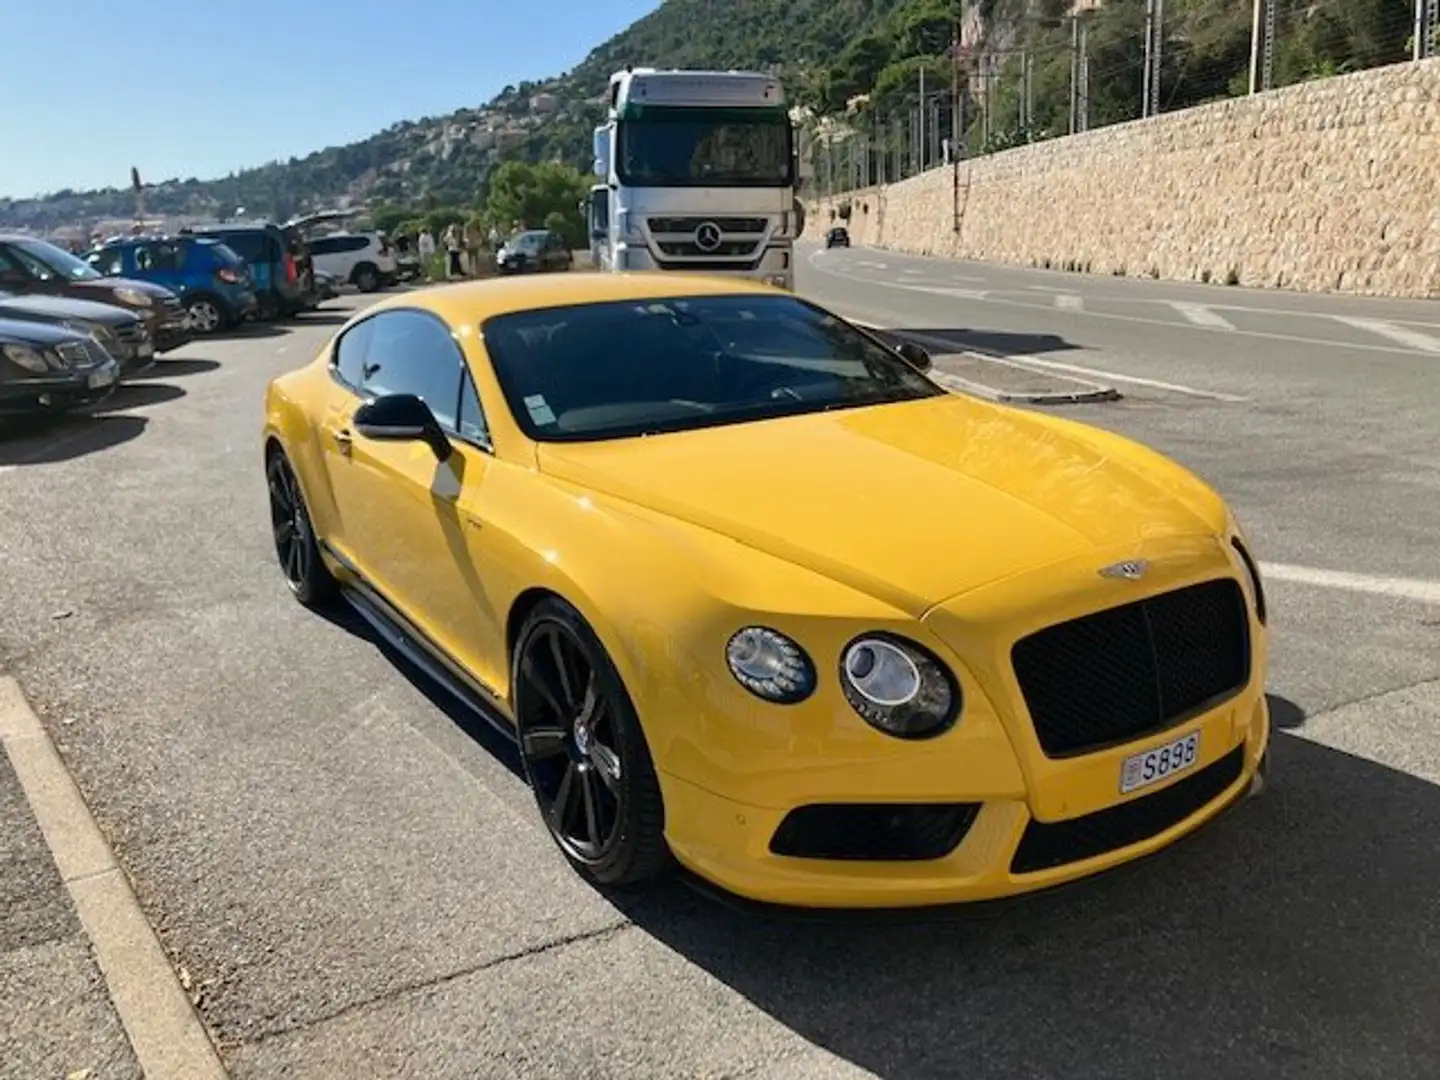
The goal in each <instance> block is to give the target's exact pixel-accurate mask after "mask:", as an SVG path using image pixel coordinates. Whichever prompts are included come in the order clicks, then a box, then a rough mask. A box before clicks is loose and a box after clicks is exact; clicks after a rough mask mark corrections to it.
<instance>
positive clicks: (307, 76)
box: [0, 0, 660, 198]
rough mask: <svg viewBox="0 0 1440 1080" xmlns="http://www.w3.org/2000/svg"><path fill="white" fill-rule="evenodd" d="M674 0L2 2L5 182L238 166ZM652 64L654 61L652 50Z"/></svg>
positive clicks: (212, 173) (476, 83)
mask: <svg viewBox="0 0 1440 1080" xmlns="http://www.w3.org/2000/svg"><path fill="white" fill-rule="evenodd" d="M659 6H660V5H659V2H658V0H247V2H244V3H239V4H222V3H215V2H207V0H200V2H198V3H197V2H196V0H188V2H182V0H0V43H3V55H4V61H3V63H0V102H3V103H4V104H3V105H0V196H6V195H8V196H12V197H22V198H23V197H26V196H31V195H36V194H39V193H41V192H48V191H56V190H59V189H61V188H75V189H77V190H80V189H87V188H95V187H106V186H111V185H114V186H119V187H123V186H125V185H127V184H128V183H129V182H130V167H131V166H132V165H134V166H137V167H138V168H139V169H140V175H141V176H142V177H143V178H144V180H145V181H146V183H150V182H152V181H160V180H165V179H170V178H172V177H178V178H180V179H184V178H185V177H187V176H196V177H199V178H200V179H202V180H203V179H209V178H211V177H216V176H223V175H225V174H226V173H229V172H230V171H231V170H234V169H241V168H245V167H247V166H251V165H260V164H263V163H264V162H267V161H272V160H275V159H277V158H280V159H286V158H289V157H291V156H297V157H300V156H303V155H305V154H307V153H309V152H310V151H312V150H319V149H322V148H323V147H326V146H334V145H340V144H343V143H348V142H353V141H355V140H356V139H361V138H364V137H365V136H366V135H370V134H373V133H374V132H376V131H379V130H381V129H382V128H386V127H388V126H389V125H390V124H392V123H394V122H395V121H397V120H407V119H408V120H414V119H419V118H420V117H422V116H436V115H443V114H445V113H448V112H450V111H452V110H454V109H457V108H461V107H463V106H474V105H479V104H481V103H483V102H485V101H488V100H489V99H490V98H491V97H492V96H493V95H494V94H495V93H497V92H498V91H500V90H502V89H503V88H504V87H505V86H506V85H507V84H509V83H516V82H519V81H520V80H521V79H527V78H528V79H541V78H545V77H547V76H550V75H558V74H559V73H560V72H562V71H565V70H567V69H569V68H572V67H574V66H575V65H576V64H578V63H579V62H580V61H581V60H583V59H584V58H585V55H586V54H587V53H588V52H589V51H590V49H591V48H593V47H594V46H596V45H598V44H600V43H601V42H602V41H604V40H605V39H607V38H609V37H611V36H612V35H614V34H615V33H616V32H618V31H620V30H622V29H624V28H625V27H626V26H628V25H629V24H630V23H632V22H634V21H635V20H636V19H638V18H639V17H641V16H642V15H644V14H646V13H647V12H649V11H652V10H654V9H655V8H657V7H659ZM637 62H643V58H637Z"/></svg>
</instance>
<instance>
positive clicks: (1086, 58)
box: [1075, 17, 1090, 131]
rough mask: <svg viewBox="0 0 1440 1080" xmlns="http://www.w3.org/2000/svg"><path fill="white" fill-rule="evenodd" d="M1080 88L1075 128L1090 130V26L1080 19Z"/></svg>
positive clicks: (1077, 129)
mask: <svg viewBox="0 0 1440 1080" xmlns="http://www.w3.org/2000/svg"><path fill="white" fill-rule="evenodd" d="M1079 64H1080V75H1079V79H1078V80H1077V82H1078V83H1079V84H1080V90H1079V93H1078V95H1077V97H1078V99H1079V100H1078V101H1077V102H1076V109H1075V130H1076V131H1089V130H1090V26H1089V24H1088V23H1087V22H1086V21H1085V19H1084V18H1083V17H1082V18H1081V19H1080V60H1079Z"/></svg>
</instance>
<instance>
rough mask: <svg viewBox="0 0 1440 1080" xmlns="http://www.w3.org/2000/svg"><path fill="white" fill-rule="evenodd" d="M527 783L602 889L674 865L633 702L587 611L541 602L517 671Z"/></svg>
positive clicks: (569, 850) (557, 835) (522, 640)
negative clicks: (583, 613) (588, 620)
mask: <svg viewBox="0 0 1440 1080" xmlns="http://www.w3.org/2000/svg"><path fill="white" fill-rule="evenodd" d="M513 685H514V693H513V700H514V705H515V717H516V734H517V735H518V736H519V739H520V752H521V758H522V759H523V761H524V763H525V775H526V778H527V779H528V780H529V782H530V787H531V790H532V791H533V792H534V794H535V802H536V805H537V806H538V807H539V810H540V814H541V816H542V817H543V818H544V820H545V824H546V827H547V828H548V829H549V830H550V835H551V836H552V837H553V838H554V839H555V842H556V844H558V845H559V847H560V850H561V851H562V852H564V853H565V855H566V857H567V858H569V859H570V861H571V862H572V863H573V864H574V865H575V866H576V867H577V868H578V869H579V870H580V871H581V872H582V873H583V874H584V875H585V876H587V877H588V878H590V879H591V880H592V881H594V882H595V883H597V884H600V885H609V886H627V885H635V884H639V883H641V882H644V881H648V880H651V879H653V878H655V877H658V876H659V875H660V874H661V873H662V872H663V871H664V870H665V869H666V868H667V866H668V864H669V859H670V852H669V849H668V848H667V847H666V844H665V836H664V820H665V815H664V805H663V802H662V800H661V795H660V785H659V781H658V780H657V779H656V776H655V766H654V763H653V762H652V761H651V758H650V751H649V748H648V747H647V746H646V743H645V736H644V733H643V732H642V731H641V728H640V722H639V718H638V717H637V716H636V714H635V709H634V706H633V705H632V704H631V702H630V696H629V694H627V693H626V691H625V687H624V685H623V683H622V682H621V679H620V674H619V672H618V671H616V670H615V666H614V664H613V663H612V662H611V661H610V658H609V656H607V655H606V653H605V649H604V646H602V645H601V643H600V641H599V639H598V638H597V637H596V636H595V633H594V631H593V630H591V629H590V627H589V626H588V625H587V624H586V623H585V621H584V619H583V618H582V617H581V615H580V613H579V612H577V611H576V610H575V609H574V608H573V607H571V606H570V605H569V604H566V603H564V602H563V601H560V600H558V599H547V600H543V601H541V602H540V603H539V604H538V605H536V608H535V610H534V611H533V612H531V614H530V616H529V618H528V619H526V621H525V626H524V627H523V628H522V630H521V632H520V635H519V640H518V643H517V646H516V649H515V659H514V672H513Z"/></svg>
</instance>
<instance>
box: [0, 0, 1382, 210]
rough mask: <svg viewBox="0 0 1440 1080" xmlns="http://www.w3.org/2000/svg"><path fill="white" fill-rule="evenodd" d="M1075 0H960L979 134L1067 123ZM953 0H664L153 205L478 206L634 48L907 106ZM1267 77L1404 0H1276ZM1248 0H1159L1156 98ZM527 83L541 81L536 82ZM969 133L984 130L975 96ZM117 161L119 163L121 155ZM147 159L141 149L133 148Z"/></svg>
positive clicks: (582, 134)
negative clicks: (984, 108) (406, 115)
mask: <svg viewBox="0 0 1440 1080" xmlns="http://www.w3.org/2000/svg"><path fill="white" fill-rule="evenodd" d="M1070 5H1071V0H966V3H964V5H963V8H964V10H965V11H966V13H967V15H966V22H967V25H968V26H969V27H970V30H969V31H968V33H971V34H973V35H974V36H975V39H976V40H978V41H980V42H981V43H982V46H983V48H984V49H985V50H988V51H990V52H991V53H993V54H994V57H995V66H996V68H997V69H998V71H999V77H998V79H997V80H996V82H995V83H994V85H993V89H992V93H991V106H992V107H991V125H990V127H989V139H990V141H989V144H988V148H999V147H1001V146H1004V145H1008V144H1009V143H1012V142H1015V141H1021V140H1023V139H1028V138H1035V137H1045V136H1047V135H1050V134H1059V133H1063V132H1064V131H1065V130H1066V127H1067V123H1068V110H1069V79H1070V62H1071V57H1070V28H1069V24H1068V22H1066V21H1065V20H1064V18H1063V16H1064V13H1065V12H1066V11H1067V10H1068V9H1069V7H1070ZM960 7H961V5H959V4H956V3H954V2H953V0H667V2H666V3H664V4H662V5H661V6H660V7H659V8H657V9H656V10H655V11H654V12H653V13H651V14H650V15H647V16H646V17H645V18H643V19H640V20H639V21H638V22H636V23H635V24H633V25H632V26H630V27H629V28H628V29H626V30H625V31H623V32H621V33H620V34H618V35H616V36H615V37H614V38H612V39H611V40H609V41H607V42H605V43H603V44H602V45H600V46H598V47H597V48H596V49H594V50H593V51H592V52H591V53H590V55H589V56H588V57H587V58H586V59H585V60H584V62H582V63H581V64H580V65H578V66H577V67H576V68H575V69H574V70H572V71H570V72H567V73H565V74H563V75H560V76H558V77H554V78H550V79H547V80H543V81H539V82H534V83H522V84H521V85H519V86H512V87H507V88H506V89H505V90H504V91H503V92H502V93H501V94H500V95H498V96H497V97H496V98H495V99H493V100H492V101H490V102H488V103H484V104H478V105H476V106H473V107H469V108H464V109H460V110H458V111H456V112H455V113H453V114H451V115H450V116H446V117H439V118H426V119H423V120H418V121H407V122H404V123H400V124H396V125H394V126H392V127H391V128H388V129H387V130H385V131H382V132H380V133H378V134H376V135H374V136H371V137H370V138H368V139H365V140H363V141H361V142H357V143H353V144H351V145H348V146H339V147H329V148H326V149H324V150H319V151H316V152H315V153H312V154H309V155H307V156H305V157H303V158H292V159H290V160H289V161H286V162H273V163H270V164H267V165H262V166H260V167H258V168H255V169H248V170H245V171H243V172H239V173H236V174H233V175H231V176H228V177H224V178H220V179H211V180H199V179H195V178H188V179H184V180H169V181H165V182H163V183H159V184H154V185H152V186H150V187H148V188H147V191H146V199H145V201H146V210H147V212H149V213H151V214H164V215H187V214H188V215H202V216H214V215H228V214H230V213H231V212H233V211H234V210H235V209H236V208H237V207H244V208H245V209H246V210H247V212H248V213H249V214H250V215H252V216H262V215H263V216H274V217H286V216H289V215H291V214H293V213H296V212H299V211H302V210H307V209H315V208H319V207H326V206H331V205H334V204H336V203H337V201H340V200H349V201H351V202H354V203H371V202H375V201H383V202H386V203H390V204H398V205H421V206H430V207H434V206H477V205H479V204H480V203H481V202H482V201H483V200H484V197H485V194H486V184H487V182H488V178H489V176H490V174H491V172H492V171H493V169H494V167H495V166H496V165H497V164H498V163H499V162H501V161H503V160H506V159H507V158H515V159H519V160H523V161H530V162H539V161H549V160H558V161H563V162H567V163H569V164H572V165H574V166H576V167H577V168H579V169H581V170H582V171H588V169H589V165H590V149H591V137H590V136H591V131H592V130H593V128H594V126H595V124H596V123H597V122H598V121H599V119H600V118H601V116H602V109H601V106H600V105H599V103H598V101H597V99H598V98H599V96H600V95H601V94H602V92H603V90H604V88H605V85H606V80H607V79H608V77H609V75H610V74H611V73H612V72H613V71H615V70H617V69H619V68H622V67H624V66H625V65H626V64H627V63H633V64H635V65H637V66H642V65H653V66H658V67H671V66H674V67H719V68H729V67H740V68H760V69H763V70H769V71H772V72H774V73H777V74H779V75H781V76H783V77H784V79H785V81H786V84H787V86H788V87H789V89H790V91H791V93H792V95H794V96H795V97H796V98H797V99H798V100H799V101H801V102H802V103H805V104H809V105H811V106H814V107H815V108H816V109H817V111H820V112H840V111H843V110H844V107H845V103H846V102H847V101H848V100H850V99H851V98H852V97H854V96H855V95H858V94H863V93H868V94H870V95H871V100H872V103H873V106H874V108H875V109H876V110H877V111H878V112H881V113H883V114H888V115H892V116H894V115H902V116H903V115H905V114H906V113H907V112H908V110H909V108H910V107H911V106H912V105H913V103H914V99H915V90H916V88H917V83H918V75H919V70H920V68H921V67H924V68H926V69H927V74H928V75H929V77H930V79H931V85H934V86H937V87H943V86H945V85H948V82H949V77H950V67H949V62H948V60H946V59H945V58H944V55H945V51H946V49H947V47H948V45H949V42H950V37H951V28H952V26H953V22H952V20H953V18H954V13H955V11H956V10H957V9H959V8H960ZM1279 7H1280V9H1281V17H1280V25H1279V27H1278V34H1277V47H1276V55H1275V82H1276V85H1284V84H1285V83H1289V82H1295V81H1298V80H1301V79H1305V78H1312V77H1317V76H1321V75H1327V74H1334V73H1337V72H1343V71H1345V70H1352V69H1358V68H1361V67H1369V66H1374V65H1376V64H1379V63H1388V62H1393V61H1397V60H1403V59H1405V58H1406V57H1407V56H1408V44H1407V41H1408V35H1409V31H1410V12H1411V0H1345V2H1344V3H1343V4H1341V3H1319V4H1290V3H1286V4H1282V5H1279ZM1251 10H1252V5H1251V3H1250V0H1168V2H1167V3H1166V5H1165V12H1166V20H1165V23H1166V25H1165V33H1166V41H1167V45H1166V50H1165V73H1164V77H1163V78H1162V84H1161V85H1162V94H1161V98H1162V107H1163V108H1165V109H1167V110H1172V109H1178V108H1183V107H1185V106H1187V105H1192V104H1196V103H1198V102H1202V101H1207V100H1212V99H1214V98H1217V97H1224V96H1226V95H1228V94H1233V93H1240V92H1243V91H1244V89H1245V82H1246V73H1247V70H1248V64H1249V49H1250V18H1251ZM1144 12H1145V3H1144V0H1109V2H1108V4H1107V6H1106V7H1105V8H1104V9H1103V10H1102V11H1100V12H1099V13H1098V14H1097V15H1095V16H1094V17H1093V20H1092V24H1091V32H1090V42H1091V87H1092V93H1091V97H1092V109H1091V124H1092V126H1099V125H1101V124H1105V123H1113V122H1116V121H1119V120H1125V119H1129V118H1132V117H1134V116H1138V115H1139V109H1140V97H1141V80H1142V73H1141V70H1142V57H1143V54H1144V46H1143V39H1144V25H1145V14H1144ZM1022 56H1027V57H1028V58H1029V64H1030V68H1031V72H1032V75H1031V87H1032V90H1031V98H1032V108H1031V111H1030V117H1029V124H1028V125H1025V124H1023V123H1022V122H1021V121H1022V119H1023V117H1024V110H1023V108H1020V107H1019V102H1020V95H1019V87H1020V85H1021V80H1020V76H1019V71H1020V65H1021V57H1022ZM537 95H542V96H540V97H537ZM971 104H974V103H971V102H967V116H968V118H969V119H970V120H971V121H974V124H975V126H974V127H973V128H972V129H971V130H970V133H969V136H970V138H969V141H970V145H971V147H972V149H984V148H987V147H985V146H984V145H982V144H983V138H982V135H981V131H980V123H979V120H978V117H979V114H980V110H979V108H978V107H976V108H970V107H968V106H969V105H971ZM125 165H128V163H116V168H117V170H119V169H121V168H123V167H124V166H125ZM142 168H143V163H142ZM132 209H133V200H132V196H131V194H130V193H129V192H128V191H125V190H115V189H110V190H105V191H91V192H75V191H61V192H56V193H54V194H51V195H48V196H45V197H43V198H39V199H18V200H12V199H0V228H4V227H27V228H36V229H49V228H55V227H60V226H66V225H75V224H80V225H85V224H87V223H88V222H92V221H94V220H96V219H98V218H102V217H126V216H128V215H129V214H130V213H131V212H132Z"/></svg>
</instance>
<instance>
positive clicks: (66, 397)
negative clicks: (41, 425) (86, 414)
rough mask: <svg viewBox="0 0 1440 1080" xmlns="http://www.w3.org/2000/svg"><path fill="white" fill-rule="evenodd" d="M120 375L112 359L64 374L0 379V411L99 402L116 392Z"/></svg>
mask: <svg viewBox="0 0 1440 1080" xmlns="http://www.w3.org/2000/svg"><path fill="white" fill-rule="evenodd" d="M120 374H121V372H120V365H119V364H118V363H116V362H115V361H114V360H111V361H110V362H108V363H105V364H97V365H95V366H94V367H90V368H86V369H84V370H82V371H74V372H68V373H66V374H64V375H42V376H36V377H34V378H24V379H13V380H7V381H5V382H0V413H5V414H7V415H15V414H33V413H44V412H63V411H65V410H67V409H78V408H83V407H84V406H87V405H98V404H99V403H100V402H102V401H104V400H105V399H106V398H108V397H109V396H110V395H111V394H113V393H114V392H115V388H116V387H117V386H118V385H119V383H120Z"/></svg>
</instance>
